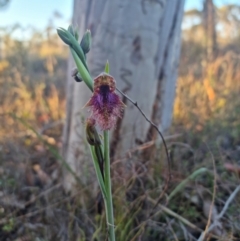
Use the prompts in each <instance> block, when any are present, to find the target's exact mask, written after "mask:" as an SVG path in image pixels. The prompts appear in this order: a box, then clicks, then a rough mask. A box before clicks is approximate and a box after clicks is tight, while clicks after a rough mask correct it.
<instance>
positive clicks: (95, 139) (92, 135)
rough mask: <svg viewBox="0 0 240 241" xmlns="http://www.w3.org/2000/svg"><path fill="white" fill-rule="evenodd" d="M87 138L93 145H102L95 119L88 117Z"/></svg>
mask: <svg viewBox="0 0 240 241" xmlns="http://www.w3.org/2000/svg"><path fill="white" fill-rule="evenodd" d="M86 138H87V142H88V143H89V144H90V145H91V146H100V145H101V140H100V138H99V135H98V132H97V130H96V127H95V120H94V119H92V118H88V119H87V121H86Z"/></svg>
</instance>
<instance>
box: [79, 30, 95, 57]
mask: <svg viewBox="0 0 240 241" xmlns="http://www.w3.org/2000/svg"><path fill="white" fill-rule="evenodd" d="M91 41H92V38H91V32H90V30H87V31H86V32H85V34H84V35H83V37H82V40H81V43H80V46H81V47H82V50H83V52H84V54H87V53H88V52H89V50H90V46H91Z"/></svg>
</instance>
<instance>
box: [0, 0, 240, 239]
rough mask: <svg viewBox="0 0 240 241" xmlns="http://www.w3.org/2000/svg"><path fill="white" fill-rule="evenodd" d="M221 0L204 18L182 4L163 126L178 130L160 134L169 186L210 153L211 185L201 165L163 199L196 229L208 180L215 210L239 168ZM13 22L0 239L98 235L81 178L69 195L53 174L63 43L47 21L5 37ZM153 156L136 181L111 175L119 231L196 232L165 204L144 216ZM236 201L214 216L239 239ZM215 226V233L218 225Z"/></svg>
mask: <svg viewBox="0 0 240 241" xmlns="http://www.w3.org/2000/svg"><path fill="white" fill-rule="evenodd" d="M7 2H8V1H1V2H0V6H1V7H4V5H5V4H7ZM225 2H226V4H225V5H222V6H220V7H218V6H214V9H215V17H214V21H213V22H212V25H211V24H210V25H209V24H207V25H206V21H211V16H210V17H209V16H207V15H206V9H207V8H208V7H209V6H204V7H203V10H201V11H200V10H198V9H191V10H187V11H186V12H185V15H184V20H183V27H182V30H183V32H182V52H181V60H180V66H179V78H178V82H177V88H176V99H175V105H174V120H173V124H172V127H171V130H170V134H172V135H176V136H177V137H176V138H174V139H170V141H168V147H169V149H170V153H171V155H172V159H173V163H172V165H173V170H172V172H173V175H172V176H173V178H172V182H171V185H170V186H169V189H168V191H167V192H168V193H171V191H172V190H174V188H175V187H176V185H177V184H179V183H180V182H181V181H182V180H184V179H185V178H187V177H188V176H189V175H190V174H191V173H192V172H194V171H195V170H198V169H199V168H200V167H203V166H204V167H207V168H208V169H209V170H210V172H211V173H213V172H214V170H213V160H212V159H214V163H215V164H216V172H217V175H215V176H216V182H217V184H214V181H213V178H212V176H211V175H210V174H209V175H208V174H207V173H205V174H204V175H200V176H199V177H197V179H194V180H192V181H191V182H189V183H188V184H187V186H186V187H185V188H184V189H183V190H181V191H180V192H179V193H177V198H176V197H175V198H173V200H172V201H171V202H169V206H168V207H169V208H170V209H171V210H172V211H174V212H176V213H178V214H179V215H181V217H184V218H186V219H187V220H189V221H190V222H191V223H192V224H194V225H195V226H197V227H198V228H200V229H204V227H205V225H206V222H207V219H208V213H209V202H210V203H211V200H212V193H213V187H214V188H216V189H217V195H216V197H215V204H214V207H213V209H214V210H215V209H216V210H215V211H216V212H220V211H221V209H222V207H223V205H224V203H225V201H226V200H227V198H228V197H229V196H230V195H231V193H232V192H233V190H234V188H235V187H236V186H237V185H239V177H240V99H239V96H240V5H234V4H227V1H225ZM1 11H3V10H1ZM208 14H209V12H208ZM209 19H210V20H209ZM208 23H209V22H208ZM206 26H208V27H206ZM209 26H212V28H211V29H209ZM19 29H20V30H21V26H20V25H18V24H16V25H15V26H1V27H0V33H1V35H0V86H1V88H0V123H1V129H0V240H18V241H23V240H104V236H105V232H104V231H103V230H105V229H104V223H105V222H104V221H103V218H104V215H103V214H102V212H101V210H99V206H101V205H100V204H99V202H97V201H96V197H92V195H91V193H90V192H89V190H87V188H86V187H84V186H81V185H80V186H79V189H78V192H76V194H72V195H68V194H66V193H64V191H63V189H62V187H61V182H60V181H59V180H60V179H61V168H60V166H61V165H62V164H61V162H59V154H58V150H59V148H61V133H62V126H63V121H64V118H65V80H66V76H67V75H66V73H67V63H68V56H69V53H68V49H67V47H66V46H64V44H63V43H62V42H61V41H60V40H59V38H58V36H57V34H56V26H55V25H54V21H53V22H50V23H49V26H47V28H46V29H45V30H44V31H37V30H34V29H32V30H31V37H30V38H29V40H19V39H16V38H15V37H14V32H15V31H17V30H19ZM136 155H137V153H136ZM161 155H164V152H162V150H159V156H161ZM160 159H161V158H156V160H155V161H153V162H152V163H151V166H150V170H151V171H150V172H149V173H148V174H147V175H146V177H145V181H146V184H144V187H142V188H141V185H142V184H141V183H138V185H137V189H136V185H134V184H133V183H135V184H136V181H139V182H140V179H139V180H138V177H137V176H136V177H132V178H128V179H126V180H127V181H126V183H124V184H123V185H122V186H120V184H119V183H118V182H119V180H118V178H117V174H115V176H116V181H115V182H116V183H115V189H116V190H115V205H116V207H118V208H116V223H121V226H120V225H119V227H118V229H117V232H118V233H117V234H118V237H119V239H118V240H124V241H125V240H153V241H154V240H197V238H198V237H199V235H200V233H201V231H199V230H196V229H194V228H193V227H189V225H187V224H185V223H182V222H180V220H179V219H178V218H176V217H174V218H173V217H172V216H169V215H167V214H165V213H164V214H163V213H159V214H158V215H156V217H155V219H151V220H150V221H151V223H147V222H146V221H145V218H146V217H147V216H148V215H147V214H148V213H149V212H150V211H151V210H150V207H148V206H146V205H145V204H146V193H147V194H148V197H147V198H149V199H152V200H157V197H158V195H159V190H158V189H157V186H158V184H159V183H161V181H162V180H164V178H166V174H165V173H166V170H165V169H164V168H163V167H162V165H159V161H160V162H161V160H160ZM116 165H118V163H117V162H116ZM151 188H152V189H151ZM150 189H151V191H149V192H148V191H146V190H150ZM126 194H127V203H126V202H125V201H123V198H122V197H123V196H124V195H126ZM137 196H138V198H136V197H137ZM239 203H240V195H238V196H236V198H235V199H234V201H233V202H232V204H231V207H230V208H229V209H228V211H227V215H226V217H225V218H224V220H223V222H221V227H222V229H223V230H224V233H225V234H226V235H228V237H229V240H240V236H239V233H240V216H239V212H236V210H240V204H239ZM181 204H182V205H181ZM139 207H140V208H139ZM100 209H101V208H100ZM130 217H131V218H130ZM150 221H149V222H150ZM99 226H100V228H101V230H100V229H98V227H99ZM92 234H94V237H93V238H92V239H91V238H90V237H91V236H92ZM214 234H215V235H218V236H221V233H219V231H218V230H215V231H214ZM127 235H128V236H127ZM126 236H127V238H126ZM234 237H235V239H234ZM212 240H218V239H212Z"/></svg>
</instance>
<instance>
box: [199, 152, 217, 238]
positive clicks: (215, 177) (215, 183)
mask: <svg viewBox="0 0 240 241" xmlns="http://www.w3.org/2000/svg"><path fill="white" fill-rule="evenodd" d="M209 151H210V150H209ZM210 155H211V157H212V162H213V171H214V184H213V196H212V202H211V206H210V210H209V214H208V221H207V225H206V227H205V230H204V232H203V237H202V239H203V240H204V238H205V236H206V234H207V233H208V230H209V226H210V223H211V218H212V211H213V206H214V201H215V198H216V186H217V171H216V163H215V159H214V157H213V154H212V152H210Z"/></svg>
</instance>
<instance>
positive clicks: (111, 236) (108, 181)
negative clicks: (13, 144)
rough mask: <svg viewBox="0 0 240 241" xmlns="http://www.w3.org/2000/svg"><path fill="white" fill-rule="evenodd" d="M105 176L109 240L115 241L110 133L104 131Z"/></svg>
mask: <svg viewBox="0 0 240 241" xmlns="http://www.w3.org/2000/svg"><path fill="white" fill-rule="evenodd" d="M103 135H104V161H105V167H104V176H105V188H106V194H107V199H106V205H105V206H106V216H107V226H108V232H109V240H110V241H115V231H114V215H113V203H112V188H111V172H110V157H109V131H104V132H103Z"/></svg>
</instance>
